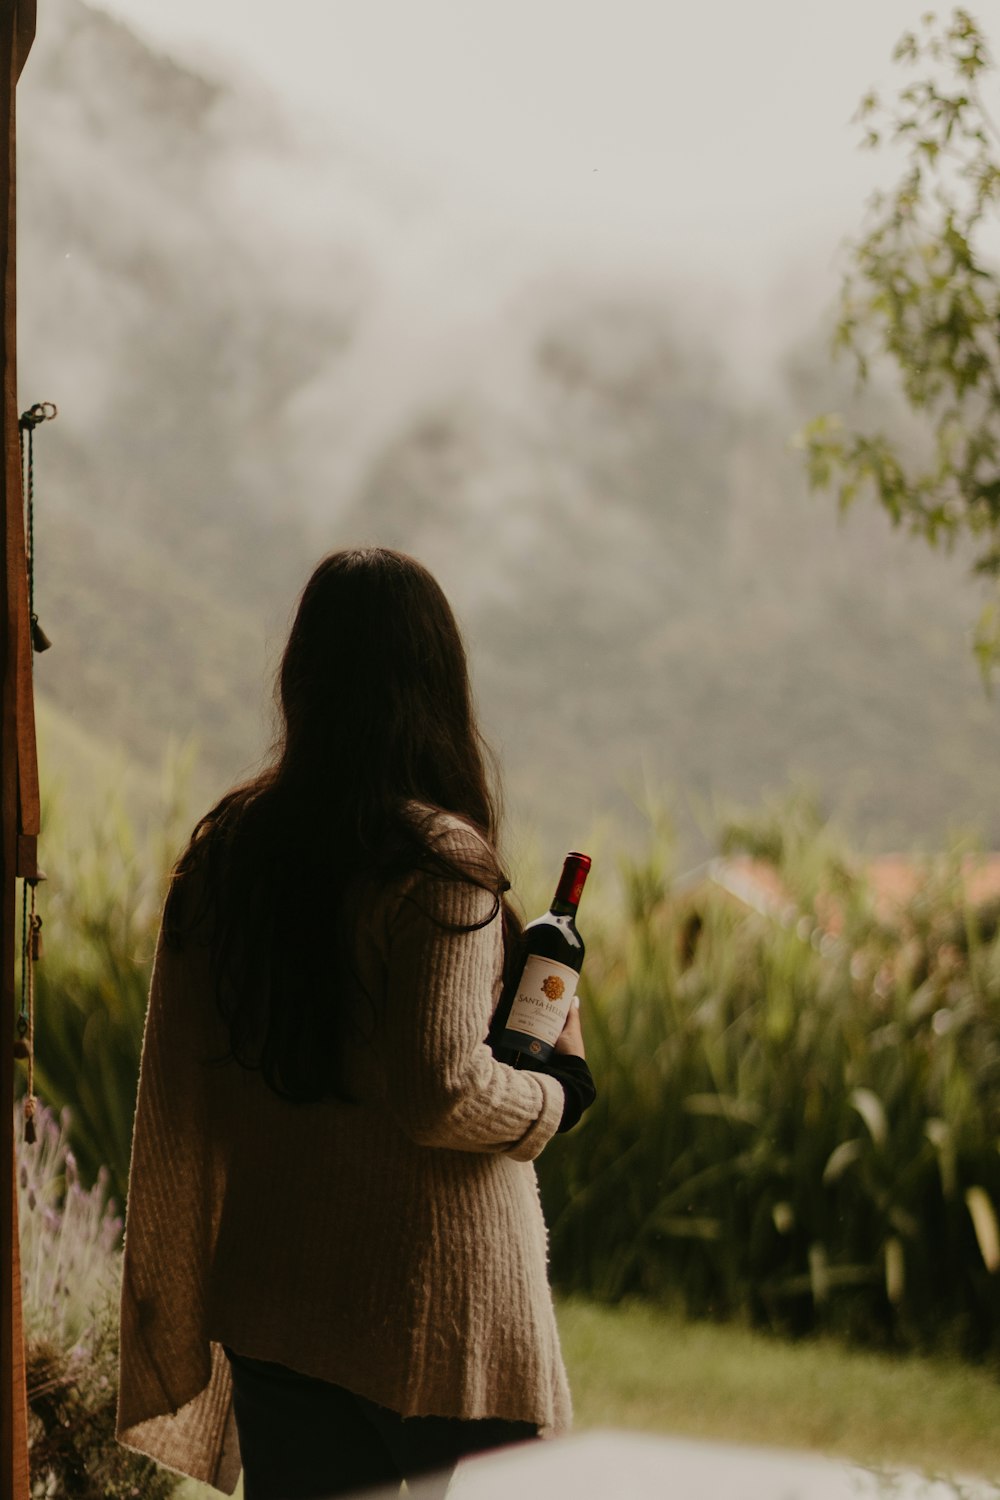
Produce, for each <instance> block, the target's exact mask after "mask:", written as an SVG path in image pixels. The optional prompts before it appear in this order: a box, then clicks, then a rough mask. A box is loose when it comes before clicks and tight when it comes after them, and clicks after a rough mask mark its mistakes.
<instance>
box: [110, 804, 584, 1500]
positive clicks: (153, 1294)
mask: <svg viewBox="0 0 1000 1500" xmlns="http://www.w3.org/2000/svg"><path fill="white" fill-rule="evenodd" d="M435 832H436V835H437V837H438V838H439V839H440V841H441V847H442V850H443V851H444V852H446V853H448V854H449V855H451V856H452V857H457V858H458V859H459V860H461V859H462V858H463V856H468V857H472V858H474V857H475V854H476V840H477V836H476V835H475V834H473V833H472V831H471V830H470V829H469V828H468V827H467V826H466V825H464V824H463V823H461V822H459V821H458V820H456V819H453V818H444V817H443V816H442V817H439V819H438V820H437V827H436V829H435ZM479 852H480V853H481V849H480V851H479ZM492 904H493V903H492V898H491V897H490V896H489V895H488V894H487V893H485V892H483V891H481V890H478V889H477V888H475V887H474V886H472V885H470V884H468V883H465V882H460V881H447V880H442V879H439V878H436V877H433V876H430V875H427V874H415V875H411V876H409V877H408V878H407V879H406V880H404V881H401V882H398V883H397V884H396V885H394V886H391V887H387V888H385V889H383V890H382V891H380V892H377V893H373V894H372V895H371V896H370V897H369V898H368V899H367V900H366V901H365V902H364V903H363V904H362V906H361V908H360V913H359V916H358V920H357V925H356V954H355V959H356V966H357V971H358V978H359V980H360V984H361V986H362V989H361V990H360V991H359V993H360V994H364V995H366V996H367V997H368V1004H367V1007H366V1008H361V1009H359V1014H363V1015H364V1017H365V1022H364V1024H363V1025H361V1026H359V1027H358V1028H356V1031H355V1034H354V1040H353V1041H349V1042H346V1043H345V1049H344V1058H343V1062H344V1065H345V1067H346V1082H347V1085H348V1088H347V1092H348V1093H349V1095H350V1097H351V1100H352V1101H353V1102H351V1103H346V1102H341V1101H339V1100H336V1099H331V1100H326V1101H324V1102H322V1103H319V1104H310V1105H300V1104H292V1103H289V1102H287V1101H285V1100H282V1099H281V1098H280V1097H279V1096H278V1095H277V1094H275V1093H274V1092H273V1091H272V1090H271V1089H269V1088H268V1086H267V1085H266V1084H265V1083H264V1082H263V1080H262V1079H261V1077H260V1075H259V1074H258V1073H256V1072H252V1071H249V1070H247V1069H245V1068H242V1067H240V1066H238V1065H236V1064H234V1063H229V1064H226V1065H223V1066H219V1065H217V1064H215V1065H213V1064H212V1063H210V1062H208V1061H206V1060H207V1059H212V1058H218V1057H220V1056H221V1055H224V1054H225V1052H226V1050H227V1038H226V1034H225V1031H224V1030H223V1028H222V1022H221V1020H220V1018H219V1015H218V1012H217V1008H216V1006H215V1003H214V997H213V992H212V987H211V980H210V973H209V960H208V952H207V949H206V947H205V946H203V945H198V944H194V943H186V944H185V945H184V946H183V947H182V948H181V949H174V948H172V947H168V946H166V945H165V943H164V942H163V940H162V937H161V941H160V943H159V945H158V949H157V957H156V963H155V967H154V973H153V982H152V988H151V993H150V1001H149V1008H148V1011H147V1018H146V1028H145V1035H144V1041H143V1052H142V1065H141V1071H140V1081H139V1094H138V1102H137V1107H136V1117H135V1128H134V1134H133V1142H132V1164H131V1171H130V1177H129V1194H128V1206H127V1217H126V1234H125V1254H124V1267H123V1286H122V1302H121V1365H120V1391H119V1407H118V1435H119V1438H120V1440H121V1441H122V1442H124V1443H125V1444H126V1445H127V1446H129V1447H131V1448H135V1449H137V1450H138V1451H140V1452H143V1453H147V1454H149V1455H151V1456H152V1457H153V1458H155V1459H157V1460H158V1461H159V1462H161V1463H163V1464H165V1465H167V1466H168V1467H170V1468H172V1469H175V1470H177V1471H179V1472H180V1473H183V1474H187V1475H191V1476H192V1477H194V1478H196V1479H200V1480H202V1481H205V1482H207V1483H210V1484H213V1485H215V1486H217V1487H218V1488H219V1489H222V1490H224V1491H226V1492H227V1493H230V1492H232V1490H233V1489H234V1488H235V1486H236V1482H237V1479H238V1475H239V1469H240V1460H239V1447H238V1442H237V1438H236V1429H235V1423H234V1421H233V1416H232V1391H231V1382H230V1375H229V1366H228V1361H227V1359H226V1357H225V1354H224V1352H223V1347H222V1346H223V1344H228V1345H229V1346H230V1347H231V1348H233V1349H235V1350H237V1351H238V1352H239V1353H241V1354H246V1355H249V1356H251V1357H253V1358H257V1359H265V1360H272V1361H275V1362H277V1363H279V1364H284V1365H287V1366H289V1367H290V1368H292V1369H294V1370H298V1371H301V1372H302V1373H304V1374H307V1375H313V1376H317V1377H319V1378H321V1379H324V1380H329V1381H332V1382H334V1383H335V1384H337V1385H341V1386H345V1387H347V1388H348V1389H350V1390H352V1391H355V1392H357V1393H358V1394H359V1395H362V1396H365V1397H367V1398H368V1399H370V1400H372V1401H375V1402H378V1403H379V1404H380V1405H382V1406H386V1407H388V1408H390V1409H391V1410H393V1411H396V1412H399V1413H401V1414H402V1415H403V1416H415V1415H437V1416H446V1417H463V1418H475V1417H503V1418H508V1419H512V1420H521V1421H528V1422H532V1423H536V1424H537V1425H538V1426H539V1427H540V1428H541V1429H542V1430H543V1431H545V1430H548V1431H552V1432H558V1431H560V1430H563V1429H565V1428H566V1427H567V1426H568V1425H569V1421H570V1402H569V1391H568V1387H567V1383H566V1376H565V1371H564V1369H563V1364H562V1359H561V1356H560V1351H559V1341H558V1334H557V1331H556V1325H555V1318H554V1314H553V1308H552V1300H551V1295H550V1292H549V1287H548V1278H547V1266H546V1260H547V1240H546V1231H545V1225H544V1221H543V1219H542V1212H541V1206H540V1203H539V1197H538V1187H537V1182H536V1178H535V1172H534V1167H533V1166H532V1164H531V1163H532V1161H533V1159H534V1158H535V1157H536V1156H537V1155H538V1153H539V1152H540V1151H541V1150H542V1148H543V1146H544V1145H545V1144H546V1142H547V1141H548V1140H549V1139H550V1138H551V1136H552V1135H553V1134H554V1132H555V1131H556V1129H557V1128H558V1125H559V1122H560V1118H561V1115H562V1110H563V1103H564V1095H563V1090H562V1087H561V1085H560V1084H559V1083H558V1082H557V1081H556V1080H555V1079H553V1078H550V1077H548V1076H546V1075H544V1074H541V1073H531V1072H522V1071H518V1070H515V1069H513V1068H510V1067H507V1066H506V1065H505V1064H503V1063H500V1062H497V1061H496V1060H495V1059H494V1057H493V1055H492V1053H491V1052H490V1050H489V1047H488V1046H487V1044H486V1042H485V1037H486V1033H487V1029H488V1026H489V1021H490V1017H491V1014H492V1011H493V1007H494V1004H495V1001H496V997H497V994H498V989H499V985H500V971H501V961H502V937H501V927H500V922H499V919H498V918H494V919H493V920H492V921H490V922H488V923H487V925H486V926H484V927H482V928H480V929H478V930H474V931H467V932H450V931H446V930H443V929H442V927H441V926H440V925H438V924H440V923H445V924H449V925H452V926H454V925H459V924H461V925H468V924H470V923H473V922H477V921H481V920H482V919H484V918H485V917H487V916H488V915H489V913H490V911H491V909H492ZM335 998H336V997H331V999H332V1000H334V999H335Z"/></svg>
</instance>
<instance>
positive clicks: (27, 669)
mask: <svg viewBox="0 0 1000 1500" xmlns="http://www.w3.org/2000/svg"><path fill="white" fill-rule="evenodd" d="M34 35H35V3H34V0H0V120H2V121H5V122H6V132H7V149H6V151H0V286H2V288H3V309H2V316H0V369H2V371H3V385H2V391H3V399H2V406H0V445H2V446H0V452H2V459H0V513H2V515H3V537H4V557H3V564H4V565H3V567H2V568H0V679H2V689H0V692H2V700H0V703H2V723H0V819H2V837H0V903H2V904H0V990H2V995H3V999H2V1006H3V1017H4V1020H3V1027H2V1030H0V1048H2V1061H0V1500H28V1494H29V1478H28V1430H27V1402H26V1397H25V1382H24V1337H23V1329H22V1323H21V1277H20V1257H19V1253H18V1232H17V1180H16V1176H15V1162H14V1133H13V1131H14V1125H13V1122H14V1062H13V1057H12V1044H13V1035H14V1011H15V1003H16V1001H15V991H14V966H15V951H16V943H17V920H16V905H17V903H16V879H17V875H18V873H20V868H19V866H20V862H21V860H24V861H25V862H27V861H28V860H29V859H30V858H31V857H32V856H33V845H34V839H33V837H32V835H34V834H35V833H37V825H36V826H30V825H35V823H36V820H35V816H34V809H33V808H32V807H31V806H30V804H31V802H32V801H33V796H34V792H35V789H36V787H37V771H36V768H35V755H34V749H35V747H34V714H33V711H31V710H30V709H28V710H26V705H28V704H29V703H30V699H31V642H30V635H29V629H28V624H29V622H28V614H27V606H26V599H25V584H24V580H25V558H24V500H23V496H22V493H21V463H20V457H19V448H18V427H17V423H18V404H17V303H16V297H17V275H16V249H15V235H16V223H17V215H16V196H15V193H16V159H15V149H16V133H15V94H16V88H17V80H18V78H19V76H20V73H21V69H22V68H23V67H24V64H25V61H26V59H27V56H28V52H29V51H30V49H31V44H32V41H33V40H34ZM32 707H33V706H32ZM23 792H26V793H27V796H26V797H24V799H23V800H24V801H26V802H27V803H28V804H29V806H27V807H25V808H24V809H23V811H26V812H27V813H28V824H29V826H24V824H23V822H22V794H23ZM25 836H27V837H25Z"/></svg>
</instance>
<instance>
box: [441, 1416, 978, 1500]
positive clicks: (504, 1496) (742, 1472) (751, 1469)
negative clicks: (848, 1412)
mask: <svg viewBox="0 0 1000 1500" xmlns="http://www.w3.org/2000/svg"><path fill="white" fill-rule="evenodd" d="M882 1497H884V1500H995V1497H1000V1489H998V1488H997V1487H996V1486H995V1485H993V1484H990V1483H987V1482H985V1481H982V1480H972V1479H967V1478H960V1479H956V1480H955V1481H950V1480H945V1479H931V1478H926V1477H923V1476H921V1475H918V1474H914V1473H903V1472H898V1471H893V1472H891V1473H886V1474H875V1473H873V1472H871V1471H870V1470H866V1469H861V1468H858V1467H857V1466H856V1465H854V1464H849V1463H845V1462H838V1461H837V1460H835V1459H827V1458H818V1457H815V1456H813V1455H812V1454H806V1453H789V1452H783V1451H781V1450H780V1449H775V1448H745V1447H740V1446H737V1445H736V1444H730V1443H696V1442H689V1441H684V1440H681V1439H679V1438H678V1439H674V1438H658V1437H651V1436H645V1435H643V1434H639V1433H625V1432H600V1431H599V1432H590V1433H586V1434H584V1435H582V1436H580V1437H572V1438H565V1439H562V1440H558V1441H552V1442H541V1443H532V1444H529V1445H527V1446H525V1447H521V1448H517V1449H514V1450H511V1451H508V1452H505V1453H499V1454H492V1455H489V1456H486V1457H483V1458H476V1459H470V1460H469V1461H467V1462H466V1463H464V1464H462V1465H461V1466H460V1468H459V1470H458V1472H457V1474H456V1476H455V1479H454V1481H453V1483H452V1485H451V1488H450V1489H449V1491H448V1500H882Z"/></svg>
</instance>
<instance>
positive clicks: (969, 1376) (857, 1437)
mask: <svg viewBox="0 0 1000 1500" xmlns="http://www.w3.org/2000/svg"><path fill="white" fill-rule="evenodd" d="M559 1326H560V1329H561V1331H562V1339H563V1353H564V1355H565V1358H566V1364H567V1367H568V1369H569V1374H570V1381H571V1383H572V1386H573V1396H574V1402H575V1406H576V1425H577V1427H578V1428H586V1427H630V1428H640V1429H642V1430H643V1431H646V1432H662V1433H671V1434H674V1435H676V1436H683V1437H693V1438H710V1439H711V1438H717V1439H724V1440H727V1441H734V1442H747V1443H765V1444H770V1445H774V1446H778V1447H786V1448H811V1449H816V1450H819V1451H820V1452H823V1453H833V1454H840V1455H843V1456H844V1457H847V1458H852V1459H856V1460H858V1461H859V1462H862V1463H871V1464H879V1463H886V1464H900V1465H912V1466H913V1467H915V1468H919V1469H928V1470H934V1471H937V1472H940V1473H958V1472H962V1471H965V1472H966V1473H978V1474H986V1475H990V1476H1000V1378H998V1377H997V1375H996V1373H995V1372H991V1371H989V1370H985V1369H978V1368H974V1367H972V1366H969V1365H966V1364H961V1363H959V1362H958V1361H952V1360H945V1359H919V1358H915V1357H912V1356H911V1357H906V1358H899V1359H897V1358H893V1357H891V1356H888V1355H882V1354H866V1353H859V1352H856V1351H854V1350H850V1349H846V1348H844V1347H843V1346H842V1345H840V1344H837V1343H834V1342H832V1341H830V1340H816V1341H811V1342H803V1343H786V1342H784V1341H782V1340H778V1339H772V1338H769V1337H767V1336H766V1335H764V1334H760V1333H753V1332H750V1331H748V1330H746V1329H742V1328H736V1327H733V1326H732V1325H715V1324H709V1323H686V1322H684V1321H683V1320H682V1319H681V1318H679V1317H675V1316H673V1315H672V1314H670V1313H666V1312H661V1311H658V1310H654V1309H652V1308H650V1307H648V1306H645V1305H640V1304H631V1305H627V1306H625V1307H615V1308H607V1307H599V1306H597V1305H595V1304H594V1303H590V1302H583V1301H570V1302H563V1303H562V1304H560V1308H559Z"/></svg>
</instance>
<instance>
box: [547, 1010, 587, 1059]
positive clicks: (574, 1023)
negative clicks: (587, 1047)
mask: <svg viewBox="0 0 1000 1500" xmlns="http://www.w3.org/2000/svg"><path fill="white" fill-rule="evenodd" d="M553 1050H554V1051H556V1052H565V1053H566V1054H567V1055H568V1056H569V1057H586V1055H587V1054H586V1052H585V1051H584V1046H583V1028H582V1027H581V1025H580V1001H579V998H578V997H576V996H574V999H573V1004H572V1005H571V1006H570V1008H569V1015H568V1016H567V1017H566V1024H565V1026H564V1027H563V1029H562V1031H561V1032H560V1033H559V1035H558V1037H557V1038H556V1043H555V1047H554V1049H553Z"/></svg>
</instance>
